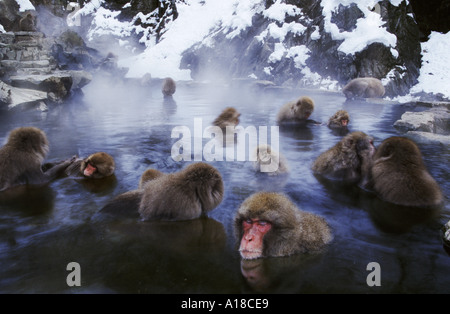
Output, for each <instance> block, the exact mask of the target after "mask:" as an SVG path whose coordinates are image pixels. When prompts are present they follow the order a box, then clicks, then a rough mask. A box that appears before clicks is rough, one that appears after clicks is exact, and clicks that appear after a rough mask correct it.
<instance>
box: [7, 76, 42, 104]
mask: <svg viewBox="0 0 450 314" xmlns="http://www.w3.org/2000/svg"><path fill="white" fill-rule="evenodd" d="M5 96H6V97H5ZM0 97H1V98H0V100H1V102H3V103H4V104H6V105H7V107H8V109H12V108H15V107H17V106H18V105H22V104H29V103H35V102H36V103H38V104H40V103H41V102H42V101H45V100H47V93H46V92H43V91H37V90H32V89H26V88H17V87H14V86H10V85H8V84H6V83H4V82H2V81H0Z"/></svg>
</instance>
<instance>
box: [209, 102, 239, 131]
mask: <svg viewBox="0 0 450 314" xmlns="http://www.w3.org/2000/svg"><path fill="white" fill-rule="evenodd" d="M240 116H241V114H240V113H239V112H238V111H237V110H236V109H235V108H233V107H227V108H225V109H224V110H223V111H222V113H221V114H220V115H219V116H218V117H217V118H216V119H215V120H214V121H213V125H215V126H218V127H220V128H221V129H222V130H226V127H227V126H236V125H238V124H239V117H240Z"/></svg>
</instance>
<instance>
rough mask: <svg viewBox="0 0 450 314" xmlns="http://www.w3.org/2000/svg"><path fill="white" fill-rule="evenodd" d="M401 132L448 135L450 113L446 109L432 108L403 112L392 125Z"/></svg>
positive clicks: (449, 131)
mask: <svg viewBox="0 0 450 314" xmlns="http://www.w3.org/2000/svg"><path fill="white" fill-rule="evenodd" d="M394 127H395V128H397V129H399V130H401V131H420V132H430V133H436V134H442V135H450V111H449V110H448V109H446V108H432V109H429V110H425V111H422V112H405V113H404V114H403V115H402V116H401V119H400V120H398V121H396V122H395V123H394Z"/></svg>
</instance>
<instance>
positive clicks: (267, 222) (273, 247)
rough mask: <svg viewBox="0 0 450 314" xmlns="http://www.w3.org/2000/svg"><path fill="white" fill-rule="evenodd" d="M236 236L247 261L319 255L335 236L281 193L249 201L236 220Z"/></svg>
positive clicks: (256, 194) (249, 198) (325, 226)
mask: <svg viewBox="0 0 450 314" xmlns="http://www.w3.org/2000/svg"><path fill="white" fill-rule="evenodd" d="M234 232H235V236H236V238H237V239H238V240H239V241H240V246H239V252H240V255H241V257H242V258H244V259H256V258H264V257H278V256H289V255H292V254H297V253H306V252H311V251H318V250H320V249H322V248H324V246H325V245H326V244H328V243H330V242H331V240H332V238H333V236H332V233H331V229H330V227H329V226H328V224H327V222H326V221H325V219H323V218H322V217H319V216H317V215H315V214H312V213H308V212H305V211H302V210H300V209H299V208H298V207H297V206H296V205H295V204H294V203H292V202H291V200H290V199H289V198H288V197H287V196H285V195H284V194H281V193H271V192H258V193H255V194H253V195H251V196H250V197H248V198H247V199H246V200H244V202H243V203H242V204H241V206H240V207H239V209H238V212H237V213H236V215H235V218H234Z"/></svg>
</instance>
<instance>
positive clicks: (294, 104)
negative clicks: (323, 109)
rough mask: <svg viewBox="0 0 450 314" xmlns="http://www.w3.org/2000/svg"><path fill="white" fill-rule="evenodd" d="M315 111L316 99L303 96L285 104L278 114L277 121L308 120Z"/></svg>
mask: <svg viewBox="0 0 450 314" xmlns="http://www.w3.org/2000/svg"><path fill="white" fill-rule="evenodd" d="M313 111H314V101H313V100H312V99H311V98H310V97H308V96H303V97H300V98H298V99H297V100H295V101H290V102H288V103H286V104H284V105H283V106H282V107H281V108H280V110H279V111H278V115H277V122H278V123H283V122H306V121H308V118H309V117H310V116H311V114H312V112H313Z"/></svg>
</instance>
